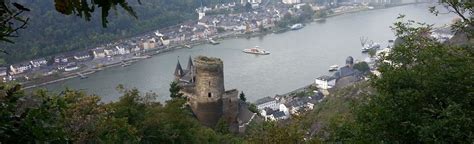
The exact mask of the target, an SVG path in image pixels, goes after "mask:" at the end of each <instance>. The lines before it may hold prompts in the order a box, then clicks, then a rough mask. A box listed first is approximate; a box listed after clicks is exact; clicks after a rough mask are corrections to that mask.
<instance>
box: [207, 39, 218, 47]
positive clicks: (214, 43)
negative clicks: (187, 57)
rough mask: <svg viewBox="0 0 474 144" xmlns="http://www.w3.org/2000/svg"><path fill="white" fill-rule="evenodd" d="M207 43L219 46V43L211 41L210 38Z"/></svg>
mask: <svg viewBox="0 0 474 144" xmlns="http://www.w3.org/2000/svg"><path fill="white" fill-rule="evenodd" d="M209 43H211V44H213V45H217V44H219V42H217V41H215V40H213V39H212V38H209Z"/></svg>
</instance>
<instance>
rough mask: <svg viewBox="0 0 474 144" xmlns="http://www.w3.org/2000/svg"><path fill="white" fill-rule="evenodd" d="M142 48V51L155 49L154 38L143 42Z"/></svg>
mask: <svg viewBox="0 0 474 144" xmlns="http://www.w3.org/2000/svg"><path fill="white" fill-rule="evenodd" d="M142 46H143V49H144V50H147V49H152V48H155V47H156V40H155V38H151V39H149V40H146V41H145V42H143V44H142Z"/></svg>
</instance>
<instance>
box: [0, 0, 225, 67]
mask: <svg viewBox="0 0 474 144" xmlns="http://www.w3.org/2000/svg"><path fill="white" fill-rule="evenodd" d="M128 1H129V2H130V5H131V6H132V7H133V9H134V10H135V11H136V13H137V16H138V19H134V18H133V17H132V16H130V15H128V14H127V13H126V12H124V10H123V9H122V8H120V7H117V11H111V12H110V15H109V18H108V21H109V23H108V27H107V28H103V27H102V24H101V19H100V9H96V12H95V13H94V16H93V18H92V19H91V21H89V22H87V21H85V20H83V19H81V18H80V17H77V16H66V15H62V14H60V13H59V12H57V11H56V10H55V9H54V1H53V0H12V1H11V2H18V3H20V4H23V5H25V6H26V7H28V8H29V9H31V12H28V13H26V15H25V16H28V17H30V22H29V24H28V28H27V29H25V30H20V33H19V35H20V37H19V38H14V39H13V40H14V41H15V43H14V44H10V43H5V42H2V43H0V47H3V48H5V49H6V50H7V51H8V52H10V55H1V56H0V58H1V59H4V60H5V61H6V62H7V63H17V62H20V61H24V60H28V59H32V58H38V57H44V56H50V55H54V54H57V53H61V52H67V51H73V50H80V49H87V48H93V47H95V46H97V45H99V44H103V43H108V42H111V41H114V40H118V39H122V38H128V37H131V36H134V35H137V34H142V33H144V32H148V31H151V30H155V29H158V28H162V27H167V26H170V25H174V24H177V23H179V22H183V21H187V20H195V19H197V14H196V13H195V11H194V10H195V9H196V8H198V7H199V6H200V5H201V1H198V0H141V2H142V4H141V5H140V4H138V2H137V1H136V0H128ZM229 1H234V0H221V1H220V2H229ZM218 2H219V0H202V4H203V5H215V4H217V3H218ZM0 61H2V60H0Z"/></svg>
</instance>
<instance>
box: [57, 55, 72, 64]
mask: <svg viewBox="0 0 474 144" xmlns="http://www.w3.org/2000/svg"><path fill="white" fill-rule="evenodd" d="M67 62H69V59H68V57H67V56H65V55H59V56H55V57H54V63H67Z"/></svg>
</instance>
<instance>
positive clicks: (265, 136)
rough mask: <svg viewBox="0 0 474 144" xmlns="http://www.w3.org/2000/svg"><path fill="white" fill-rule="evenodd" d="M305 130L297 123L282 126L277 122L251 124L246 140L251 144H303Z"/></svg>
mask: <svg viewBox="0 0 474 144" xmlns="http://www.w3.org/2000/svg"><path fill="white" fill-rule="evenodd" d="M302 131H304V129H303V128H301V127H299V124H298V123H297V122H295V123H292V124H288V125H285V124H280V123H278V122H276V121H264V122H261V123H251V124H250V125H249V126H248V128H247V130H246V133H247V134H246V136H245V138H246V140H247V141H248V142H249V143H276V144H288V143H303V138H304V133H303V132H302Z"/></svg>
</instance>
